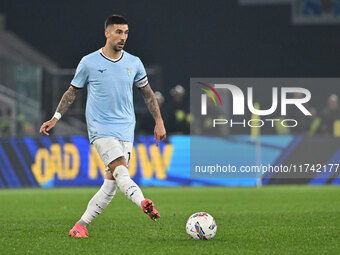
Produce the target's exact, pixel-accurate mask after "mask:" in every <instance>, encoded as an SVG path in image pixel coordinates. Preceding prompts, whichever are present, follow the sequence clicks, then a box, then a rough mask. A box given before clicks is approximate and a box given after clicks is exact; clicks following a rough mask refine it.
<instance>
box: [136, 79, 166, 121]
mask: <svg viewBox="0 0 340 255" xmlns="http://www.w3.org/2000/svg"><path fill="white" fill-rule="evenodd" d="M140 90H141V92H142V95H143V97H144V101H145V104H146V105H147V107H148V109H149V112H150V113H151V115H152V117H153V118H154V119H155V120H159V119H162V116H161V112H160V110H159V106H158V103H157V99H156V97H155V94H154V93H153V91H152V89H151V87H150V86H145V87H143V88H141V89H140Z"/></svg>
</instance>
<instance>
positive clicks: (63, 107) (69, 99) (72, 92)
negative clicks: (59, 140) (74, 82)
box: [40, 86, 80, 135]
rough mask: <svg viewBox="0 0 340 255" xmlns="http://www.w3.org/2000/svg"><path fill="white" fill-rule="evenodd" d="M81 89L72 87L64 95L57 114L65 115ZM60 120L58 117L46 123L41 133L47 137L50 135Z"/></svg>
mask: <svg viewBox="0 0 340 255" xmlns="http://www.w3.org/2000/svg"><path fill="white" fill-rule="evenodd" d="M79 90H80V89H78V88H76V87H73V86H70V87H69V88H68V90H67V91H66V92H65V93H64V95H63V97H62V98H61V100H60V102H59V105H58V107H57V110H56V112H58V113H60V114H61V115H63V114H64V113H65V112H66V111H67V109H68V108H69V106H70V105H71V104H72V103H73V102H74V100H75V99H76V96H77V94H78V92H79ZM57 121H58V119H57V118H56V117H52V119H50V120H49V121H46V122H44V123H43V124H42V125H41V127H40V133H44V134H45V135H49V134H48V133H47V131H50V130H51V129H52V128H53V127H54V126H55V125H56V124H57Z"/></svg>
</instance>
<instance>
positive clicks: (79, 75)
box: [71, 58, 89, 88]
mask: <svg viewBox="0 0 340 255" xmlns="http://www.w3.org/2000/svg"><path fill="white" fill-rule="evenodd" d="M84 62H85V61H84V58H83V59H82V60H81V61H80V62H79V64H78V66H77V70H76V73H75V75H74V77H73V79H72V81H71V85H72V86H75V87H77V88H83V87H84V86H85V85H86V83H87V81H88V77H89V73H88V70H87V67H86V65H85V63H84Z"/></svg>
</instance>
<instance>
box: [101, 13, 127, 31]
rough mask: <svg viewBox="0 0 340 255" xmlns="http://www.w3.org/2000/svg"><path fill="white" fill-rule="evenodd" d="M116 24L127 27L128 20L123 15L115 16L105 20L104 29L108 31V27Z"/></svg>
mask: <svg viewBox="0 0 340 255" xmlns="http://www.w3.org/2000/svg"><path fill="white" fill-rule="evenodd" d="M114 24H119V25H125V24H126V25H127V24H128V21H127V19H126V18H124V17H123V16H121V15H118V14H113V15H111V16H110V17H108V18H107V19H106V20H105V26H104V28H105V29H106V28H107V27H108V26H110V25H114Z"/></svg>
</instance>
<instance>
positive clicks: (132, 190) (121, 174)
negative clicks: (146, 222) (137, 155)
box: [113, 165, 145, 208]
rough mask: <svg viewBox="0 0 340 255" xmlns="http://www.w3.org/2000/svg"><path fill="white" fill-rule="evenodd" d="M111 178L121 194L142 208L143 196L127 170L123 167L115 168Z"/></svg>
mask: <svg viewBox="0 0 340 255" xmlns="http://www.w3.org/2000/svg"><path fill="white" fill-rule="evenodd" d="M113 177H114V178H115V179H116V182H117V185H118V188H119V189H120V190H121V191H122V192H123V194H124V195H125V196H126V197H127V198H128V199H130V200H131V201H132V202H134V203H135V204H136V205H137V206H139V207H140V208H142V202H143V201H144V199H145V198H144V195H143V193H142V191H141V189H140V188H139V187H138V185H137V184H136V183H135V182H134V181H133V180H132V179H131V178H130V175H129V170H128V169H127V168H126V167H125V166H123V165H120V166H117V167H116V169H115V171H114V172H113Z"/></svg>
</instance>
